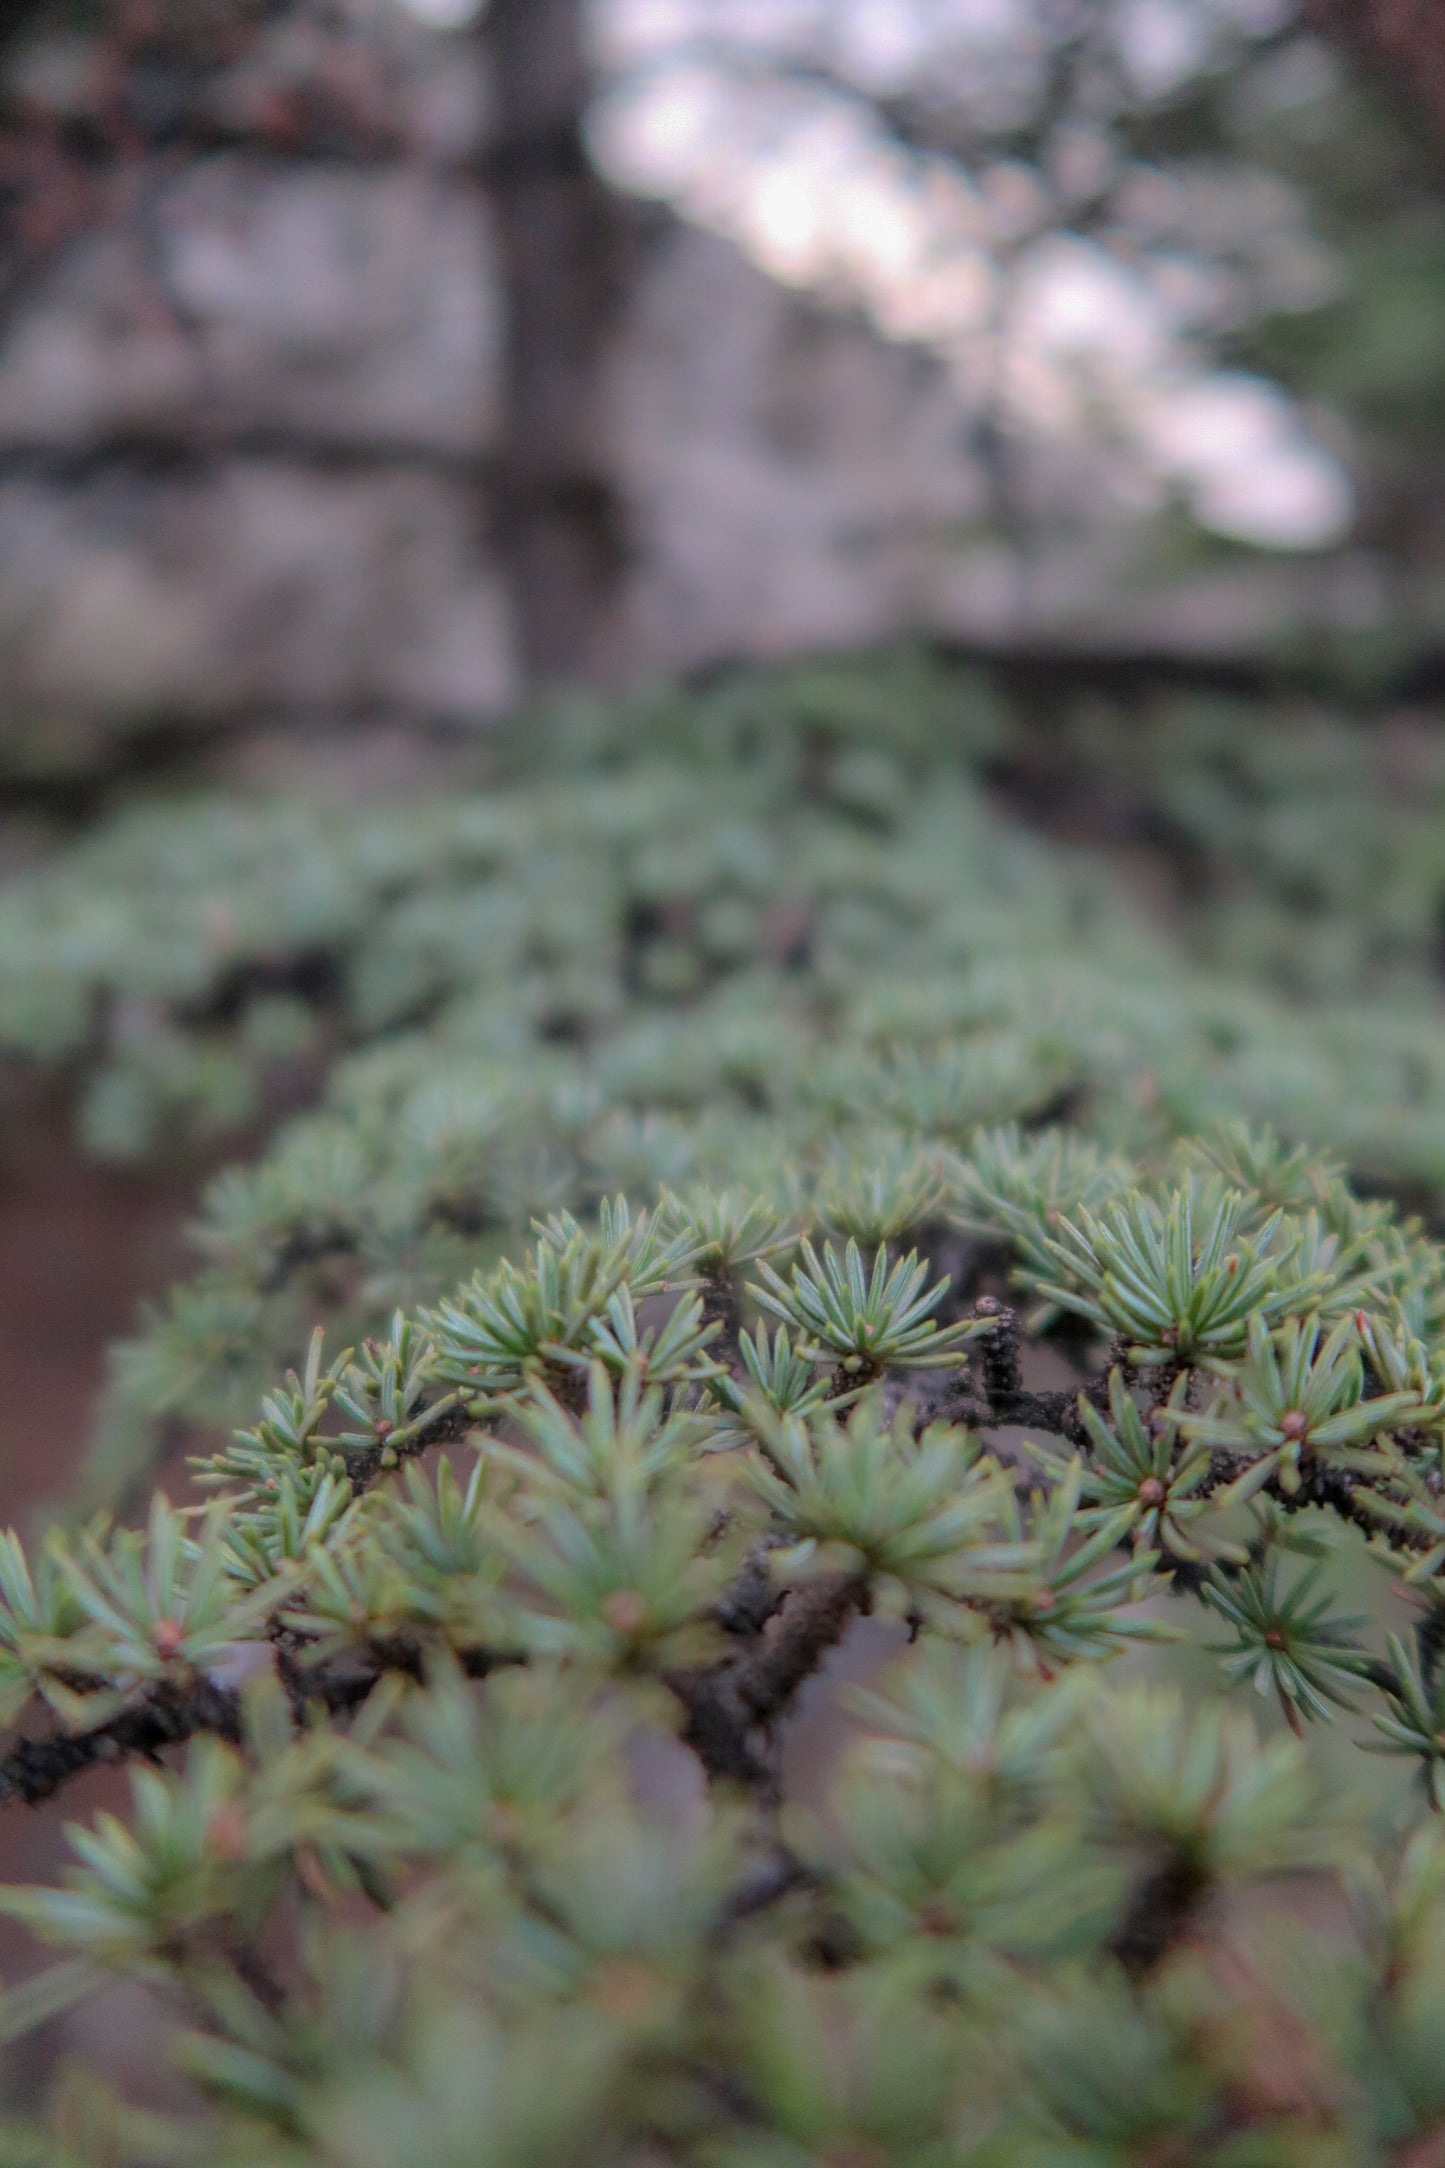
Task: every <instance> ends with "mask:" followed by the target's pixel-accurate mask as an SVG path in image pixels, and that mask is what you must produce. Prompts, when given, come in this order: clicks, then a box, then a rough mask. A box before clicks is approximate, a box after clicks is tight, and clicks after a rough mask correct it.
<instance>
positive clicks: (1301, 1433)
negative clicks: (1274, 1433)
mask: <svg viewBox="0 0 1445 2168" xmlns="http://www.w3.org/2000/svg"><path fill="white" fill-rule="evenodd" d="M1279 1427H1280V1431H1281V1434H1282V1435H1283V1436H1284V1437H1286V1438H1288V1439H1289V1441H1290V1443H1291V1444H1292V1445H1298V1443H1299V1441H1300V1439H1301V1438H1303V1437H1306V1436H1308V1434H1309V1427H1310V1419H1309V1417H1308V1416H1307V1415H1306V1414H1305V1411H1304V1409H1303V1408H1291V1409H1290V1411H1289V1413H1288V1414H1287V1415H1282V1416H1281V1417H1280V1419H1279Z"/></svg>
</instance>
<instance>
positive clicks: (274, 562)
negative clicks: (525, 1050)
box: [0, 0, 1445, 775]
mask: <svg viewBox="0 0 1445 2168" xmlns="http://www.w3.org/2000/svg"><path fill="white" fill-rule="evenodd" d="M1367 18H1368V19H1367ZM1414 19H1415V18H1411V20H1414ZM1419 19H1420V20H1423V19H1424V15H1423V11H1422V12H1421V14H1420V17H1419ZM1373 21H1374V17H1373V16H1371V15H1369V14H1368V11H1364V12H1361V11H1341V10H1333V9H1331V8H1329V7H1324V6H1313V7H1311V6H1296V5H1289V4H1285V0H1104V4H1090V5H1082V4H1079V0H1031V4H1030V5H1028V6H1024V7H1013V8H1008V9H1002V10H1001V9H998V8H996V7H990V6H986V5H982V4H976V0H828V4H822V0H788V4H783V5H777V6H773V7H769V8H767V9H766V10H760V9H758V8H757V7H755V6H751V5H748V4H745V0H715V4H713V5H710V6H708V7H706V8H704V7H701V6H697V5H691V4H689V0H668V4H666V5H663V4H660V0H648V4H644V0H593V4H592V5H590V6H589V5H586V4H584V0H545V4H533V5H530V6H523V5H521V4H520V0H492V5H491V6H489V7H483V8H480V9H478V8H476V7H475V6H471V5H468V4H467V0H211V4H209V5H207V6H205V7H202V8H196V7H187V8H184V9H182V8H179V7H175V6H168V5H165V4H163V0H71V4H69V5H66V4H62V0H52V4H45V0H34V4H33V5H29V6H23V7H20V8H17V9H13V10H11V11H9V12H8V14H7V20H6V25H5V44H4V52H3V69H4V108H3V113H4V119H3V139H0V190H3V202H4V206H5V217H4V264H5V269H4V293H5V303H4V310H5V314H4V323H3V343H0V699H3V701H4V704H5V710H6V717H7V723H6V731H5V740H6V744H5V756H4V757H5V762H6V765H7V766H8V767H9V768H10V769H11V770H12V771H13V770H15V769H17V768H25V769H28V770H30V771H31V773H32V774H34V773H35V772H37V771H44V772H46V773H50V774H52V775H54V774H58V773H63V772H64V771H65V767H66V763H67V761H68V762H69V764H70V771H71V773H72V774H73V773H75V772H78V771H79V770H83V769H88V768H90V767H92V766H93V765H94V764H95V763H97V762H100V763H102V764H103V763H104V762H105V761H107V760H111V759H114V758H116V757H118V755H117V748H118V747H124V748H126V749H127V751H126V752H125V754H124V758H125V759H129V758H130V756H131V754H133V753H136V752H138V751H139V752H142V753H144V754H145V756H146V757H147V758H153V757H155V756H156V754H157V753H158V752H159V753H163V754H164V755H165V756H166V757H170V756H171V755H172V754H175V753H177V752H179V753H181V754H182V755H183V756H184V757H185V758H187V759H189V758H190V757H191V756H192V754H193V753H194V751H195V749H196V747H197V746H198V744H211V743H213V742H216V741H217V740H220V741H222V742H231V741H232V739H233V737H234V733H235V731H236V729H237V727H238V726H239V727H240V728H241V729H242V730H254V729H256V728H258V727H260V728H266V727H271V726H279V727H280V728H281V729H282V730H283V731H289V732H292V733H293V734H294V733H295V732H296V731H297V730H298V729H299V728H304V727H307V726H316V725H324V726H327V727H337V726H342V727H345V728H346V729H348V730H350V731H354V730H355V729H356V728H357V727H358V726H360V725H364V724H374V725H380V726H384V727H391V726H400V727H402V728H404V729H407V728H412V727H414V726H416V725H419V724H420V725H426V724H435V725H440V726H441V727H443V728H444V729H445V730H448V731H453V732H455V731H457V730H462V731H465V730H467V729H469V728H470V727H471V726H472V725H473V724H474V723H475V722H476V720H477V719H478V718H484V717H485V716H487V715H490V714H495V713H497V712H499V711H500V710H501V709H503V708H504V707H505V706H506V705H507V704H508V702H509V701H510V700H511V699H512V698H513V697H514V695H515V693H516V691H517V689H518V687H519V686H520V685H522V684H523V683H525V682H527V681H528V680H532V679H545V678H557V677H562V678H565V679H572V680H585V681H591V682H604V681H605V682H612V683H616V682H619V681H625V680H627V679H631V678H636V677H637V676H638V675H639V674H645V673H647V672H648V671H649V670H653V669H656V668H667V669H676V668H684V669H686V668H692V667H695V666H698V665H701V664H707V663H712V662H715V661H718V660H720V659H726V658H729V657H734V656H737V655H746V654H750V653H764V654H777V653H779V652H793V653H798V652H805V651H807V650H808V649H810V648H817V647H820V646H839V645H859V644H865V643H866V642H868V641H869V640H876V639H879V638H887V637H893V636H896V635H897V634H899V633H902V632H920V633H922V634H924V635H926V636H932V637H936V638H940V639H944V640H952V641H962V642H965V643H969V644H974V645H984V646H990V647H994V648H1004V649H1009V650H1012V651H1014V652H1018V651H1020V650H1023V651H1030V652H1031V651H1035V650H1037V649H1039V648H1041V647H1042V648H1046V649H1054V650H1058V651H1062V652H1064V653H1070V652H1076V651H1078V650H1080V649H1093V650H1102V651H1105V652H1112V653H1115V654H1119V655H1137V654H1139V653H1141V652H1144V653H1148V652H1153V653H1155V654H1160V655H1164V656H1167V657H1169V658H1171V659H1174V660H1177V659H1178V658H1179V657H1181V656H1188V657H1190V658H1192V659H1193V660H1194V661H1195V662H1196V663H1197V664H1199V665H1200V666H1201V667H1202V668H1203V671H1204V674H1205V675H1208V674H1209V670H1210V669H1211V668H1213V669H1215V670H1216V671H1217V670H1218V669H1219V668H1221V667H1227V666H1240V665H1244V666H1247V667H1248V668H1250V669H1254V670H1259V669H1268V668H1270V667H1272V666H1275V665H1277V664H1278V663H1280V662H1285V663H1290V662H1293V663H1294V664H1296V665H1297V664H1298V663H1299V662H1300V660H1301V658H1308V659H1310V660H1311V661H1313V662H1316V663H1317V662H1318V660H1319V642H1320V640H1321V638H1325V639H1326V640H1327V641H1328V643H1329V646H1330V651H1331V653H1332V654H1333V655H1334V657H1335V662H1336V664H1337V666H1338V667H1339V668H1341V669H1344V668H1345V667H1346V665H1348V666H1349V667H1350V668H1354V667H1356V666H1358V665H1359V664H1360V663H1362V662H1363V663H1364V664H1366V665H1368V666H1369V667H1370V668H1371V669H1373V670H1374V671H1375V672H1376V673H1377V674H1378V673H1379V672H1380V671H1381V670H1384V672H1385V674H1386V676H1387V677H1392V678H1393V681H1395V682H1404V681H1409V682H1415V683H1419V682H1421V681H1422V673H1423V674H1424V678H1425V679H1428V677H1429V673H1430V672H1431V670H1432V669H1433V667H1434V666H1433V661H1432V656H1433V652H1434V650H1435V648H1436V646H1437V644H1438V641H1439V637H1440V625H1439V618H1440V610H1441V601H1442V598H1441V596H1440V593H1439V589H1440V584H1441V560H1442V549H1441V545H1440V537H1439V535H1438V533H1437V524H1436V513H1435V509H1434V507H1435V505H1436V502H1437V501H1438V498H1439V494H1440V493H1439V490H1438V488H1437V487H1436V483H1435V477H1436V474H1437V471H1438V458H1439V446H1438V437H1439V414H1440V392H1439V379H1440V370H1439V367H1438V363H1437V356H1438V353H1439V351H1440V342H1439V339H1438V336H1437V329H1438V314H1439V310H1440V307H1441V306H1442V304H1441V302H1440V298H1439V297H1440V294H1441V292H1442V290H1445V287H1442V282H1441V279H1440V276H1439V271H1440V261H1441V248H1442V242H1441V216H1442V214H1441V210H1440V191H1439V188H1438V172H1439V164H1438V161H1439V156H1440V153H1439V147H1438V142H1437V141H1436V139H1435V137H1434V134H1433V133H1432V125H1431V124H1432V118H1433V107H1432V105H1431V93H1430V90H1429V88H1428V86H1429V83H1430V80H1431V78H1430V75H1429V72H1428V66H1427V67H1425V68H1417V69H1414V70H1412V69H1411V68H1410V66H1409V62H1408V51H1407V46H1408V40H1406V42H1405V43H1404V44H1402V42H1401V39H1402V36H1403V33H1400V32H1398V31H1397V29H1396V28H1395V27H1394V26H1395V23H1396V18H1395V16H1394V15H1391V14H1389V13H1388V11H1379V28H1378V31H1377V33H1373V34H1372V33H1371V30H1370V24H1371V22H1373ZM649 199H650V201H651V203H652V205H653V206H654V207H653V208H649V207H648V203H649ZM709 233H710V234H711V236H712V237H711V238H707V237H706V236H707V235H708V234H709ZM1412 673H1413V678H1412Z"/></svg>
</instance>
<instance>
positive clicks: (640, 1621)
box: [602, 1588, 647, 1638]
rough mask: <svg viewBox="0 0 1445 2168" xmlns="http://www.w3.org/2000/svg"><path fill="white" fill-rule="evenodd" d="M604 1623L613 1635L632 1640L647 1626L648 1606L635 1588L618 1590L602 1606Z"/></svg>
mask: <svg viewBox="0 0 1445 2168" xmlns="http://www.w3.org/2000/svg"><path fill="white" fill-rule="evenodd" d="M602 1622H603V1624H604V1625H605V1626H610V1627H611V1629H612V1631H613V1633H615V1634H622V1635H623V1636H624V1637H626V1638H630V1637H631V1636H632V1635H633V1634H640V1633H641V1631H642V1629H643V1627H644V1626H645V1625H646V1624H647V1605H646V1604H645V1603H644V1602H643V1600H642V1598H641V1597H640V1596H639V1595H638V1593H637V1591H636V1589H635V1588H616V1589H614V1590H613V1591H612V1594H611V1595H610V1596H609V1597H608V1598H607V1599H606V1601H605V1602H604V1604H603V1606H602Z"/></svg>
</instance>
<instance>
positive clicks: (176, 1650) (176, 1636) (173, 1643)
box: [151, 1618, 186, 1663]
mask: <svg viewBox="0 0 1445 2168" xmlns="http://www.w3.org/2000/svg"><path fill="white" fill-rule="evenodd" d="M185 1638H186V1629H185V1627H184V1626H182V1625H181V1624H180V1623H179V1621H177V1620H176V1619H173V1618H158V1619H157V1620H156V1622H155V1624H154V1626H152V1628H151V1646H152V1647H153V1648H154V1650H155V1652H156V1654H157V1656H159V1657H161V1658H162V1659H163V1660H164V1661H165V1662H166V1663H169V1662H170V1661H171V1658H172V1657H173V1656H179V1654H180V1652H181V1644H182V1642H183V1641H184V1640H185Z"/></svg>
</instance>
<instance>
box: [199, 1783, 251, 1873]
mask: <svg viewBox="0 0 1445 2168" xmlns="http://www.w3.org/2000/svg"><path fill="white" fill-rule="evenodd" d="M206 1850H207V1851H208V1852H209V1853H210V1854H211V1856H212V1858H213V1859H221V1860H224V1861H225V1862H226V1864H227V1865H228V1866H231V1867H240V1866H242V1865H244V1863H245V1859H246V1853H247V1836H246V1810H245V1808H244V1807H243V1806H242V1805H241V1802H240V1800H239V1799H223V1800H222V1801H221V1803H220V1805H219V1806H217V1807H212V1809H211V1812H210V1815H209V1817H208V1819H207V1822H206Z"/></svg>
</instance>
